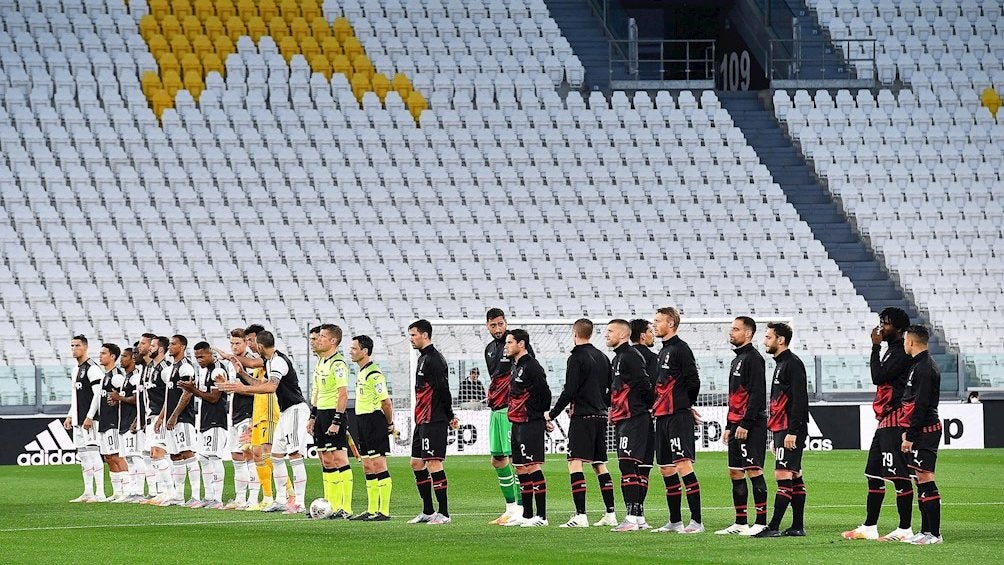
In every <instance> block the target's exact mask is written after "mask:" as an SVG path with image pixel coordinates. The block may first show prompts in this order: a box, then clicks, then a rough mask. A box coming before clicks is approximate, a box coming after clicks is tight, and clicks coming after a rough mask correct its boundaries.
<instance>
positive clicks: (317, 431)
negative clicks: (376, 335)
mask: <svg viewBox="0 0 1004 565" xmlns="http://www.w3.org/2000/svg"><path fill="white" fill-rule="evenodd" d="M341 343H342V329H341V328H340V327H338V326H336V325H334V324H322V325H320V326H317V327H314V328H311V329H310V347H311V348H312V349H313V350H314V353H315V354H316V355H317V366H316V367H314V374H313V377H312V382H311V390H310V407H311V408H310V410H311V411H310V419H309V420H307V432H308V433H310V434H312V435H313V436H314V446H315V447H316V448H317V454H318V456H319V457H320V459H321V468H322V470H323V473H322V475H321V477H322V479H323V481H324V498H325V499H327V501H328V502H330V503H331V508H332V509H333V510H334V512H333V513H332V515H331V519H333V520H338V519H343V518H348V517H350V516H352V468H351V467H350V466H349V457H348V453H347V449H348V441H347V438H346V435H345V427H346V426H345V407H346V405H347V404H348V402H349V366H348V365H347V364H346V363H345V358H344V357H342V353H341V352H340V351H338V346H339V345H341Z"/></svg>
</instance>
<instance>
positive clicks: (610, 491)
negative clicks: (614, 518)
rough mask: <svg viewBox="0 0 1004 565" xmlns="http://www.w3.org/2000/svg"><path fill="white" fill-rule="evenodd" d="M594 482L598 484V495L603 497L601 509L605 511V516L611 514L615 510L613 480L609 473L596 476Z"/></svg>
mask: <svg viewBox="0 0 1004 565" xmlns="http://www.w3.org/2000/svg"><path fill="white" fill-rule="evenodd" d="M596 480H597V481H599V483H600V495H601V496H602V497H603V507H604V508H605V509H606V513H607V514H612V513H613V512H614V510H615V506H614V479H613V477H611V476H610V473H603V474H602V475H596Z"/></svg>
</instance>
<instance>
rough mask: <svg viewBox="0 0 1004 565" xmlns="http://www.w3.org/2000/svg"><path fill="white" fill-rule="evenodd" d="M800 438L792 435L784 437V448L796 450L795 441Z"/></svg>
mask: <svg viewBox="0 0 1004 565" xmlns="http://www.w3.org/2000/svg"><path fill="white" fill-rule="evenodd" d="M797 439H798V438H797V437H795V436H793V435H792V434H788V435H786V436H784V448H785V449H795V440H797Z"/></svg>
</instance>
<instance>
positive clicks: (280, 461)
mask: <svg viewBox="0 0 1004 565" xmlns="http://www.w3.org/2000/svg"><path fill="white" fill-rule="evenodd" d="M272 479H273V480H275V501H276V502H278V503H279V504H286V498H287V497H288V495H289V493H288V491H287V490H286V484H287V480H288V479H289V470H288V469H286V459H285V458H284V457H276V456H274V455H273V456H272Z"/></svg>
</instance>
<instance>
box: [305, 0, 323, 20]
mask: <svg viewBox="0 0 1004 565" xmlns="http://www.w3.org/2000/svg"><path fill="white" fill-rule="evenodd" d="M300 15H301V16H303V19H305V20H307V21H308V22H310V21H313V20H314V18H316V17H318V16H320V15H321V7H320V6H318V5H317V2H314V0H303V2H300Z"/></svg>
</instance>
